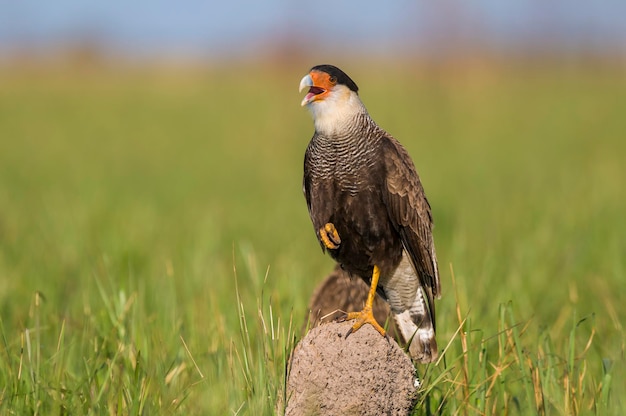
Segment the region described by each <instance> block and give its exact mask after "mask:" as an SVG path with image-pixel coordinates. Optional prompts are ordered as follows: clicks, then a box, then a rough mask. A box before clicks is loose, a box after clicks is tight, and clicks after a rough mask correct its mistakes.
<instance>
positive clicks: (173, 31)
mask: <svg viewBox="0 0 626 416" xmlns="http://www.w3.org/2000/svg"><path fill="white" fill-rule="evenodd" d="M87 44H88V45H92V46H93V45H96V46H98V48H100V49H102V50H104V51H107V52H112V53H120V54H127V55H132V56H138V57H141V56H159V55H199V56H205V57H209V58H211V57H223V56H241V55H250V54H254V53H258V52H259V51H261V50H264V49H267V48H272V47H280V46H291V47H292V48H293V47H296V48H297V47H306V48H317V49H322V50H323V49H328V50H335V51H350V52H354V53H368V52H370V51H378V52H380V51H394V52H405V51H409V52H420V51H431V52H432V51H437V50H443V49H445V48H446V47H450V45H453V46H454V45H459V44H460V45H466V44H480V45H486V46H488V47H490V48H494V49H500V50H509V49H515V48H528V47H533V48H542V47H550V48H559V49H563V50H585V49H604V50H608V51H618V52H619V53H624V52H626V1H624V0H599V1H598V0H587V1H579V0H465V1H463V0H438V1H432V0H429V1H426V0H423V1H418V0H413V1H408V0H396V1H384V2H383V1H378V2H374V1H367V0H360V1H357V0H335V1H326V0H317V1H315V2H299V1H295V0H291V1H290V0H262V1H236V0H223V1H218V2H216V1H200V0H182V1H165V0H153V1H148V0H135V1H121V0H109V1H95V0H55V1H41V0H0V54H5V55H6V54H11V53H14V52H16V51H23V50H29V51H36V52H38V53H45V52H47V51H54V50H56V49H58V48H59V47H63V46H79V45H87Z"/></svg>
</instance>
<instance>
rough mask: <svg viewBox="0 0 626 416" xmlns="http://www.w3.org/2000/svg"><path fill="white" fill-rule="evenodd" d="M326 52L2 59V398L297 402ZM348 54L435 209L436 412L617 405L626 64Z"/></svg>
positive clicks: (118, 408)
mask: <svg viewBox="0 0 626 416" xmlns="http://www.w3.org/2000/svg"><path fill="white" fill-rule="evenodd" d="M315 63H317V62H311V63H307V64H306V65H305V66H303V67H301V68H300V67H298V68H282V69H278V67H277V68H271V67H264V66H248V67H244V66H242V67H240V68H235V69H232V68H229V69H212V70H211V69H207V70H195V71H188V72H185V71H181V70H179V71H174V72H160V71H151V70H133V71H129V72H121V71H115V70H111V71H81V70H72V71H52V70H51V71H41V70H39V71H21V70H8V69H5V70H3V71H0V308H1V309H0V311H1V314H0V335H1V340H0V346H1V347H0V413H2V414H15V415H24V414H39V415H54V414H72V415H73V414H145V415H148V414H185V415H191V414H198V415H199V414H215V415H227V414H250V415H260V414H273V413H274V407H275V406H276V403H277V402H280V401H281V400H283V398H282V387H283V383H284V368H285V360H286V356H287V354H288V352H289V349H290V348H291V347H292V346H293V342H294V340H295V339H296V338H297V337H299V336H300V334H299V330H300V327H301V325H302V322H303V320H304V317H305V314H306V310H305V308H306V304H307V301H308V297H309V295H310V293H311V291H312V290H313V288H314V287H315V285H316V284H317V283H318V282H319V281H321V280H322V279H323V277H324V276H325V275H326V274H327V273H328V272H329V271H330V270H331V269H332V261H331V260H330V259H329V258H328V257H325V256H323V255H322V253H321V251H320V249H319V246H318V244H317V242H316V241H315V238H314V234H313V230H312V227H311V225H310V222H309V219H308V214H307V210H306V205H305V202H304V198H303V196H302V191H301V175H302V158H303V154H304V150H305V147H306V144H307V143H308V140H309V138H310V136H311V134H312V122H311V119H310V116H309V115H308V114H307V112H306V111H305V110H304V109H302V108H300V107H299V102H300V100H301V96H300V95H299V94H298V92H297V84H298V82H299V80H300V78H301V77H302V76H303V75H304V74H305V73H306V70H307V69H308V66H309V65H313V64H315ZM341 66H342V67H344V69H345V70H346V71H347V72H348V73H350V74H351V75H352V76H353V77H354V78H355V80H356V81H357V83H358V84H359V86H360V87H361V96H362V99H363V100H364V102H365V103H366V105H367V106H368V108H369V110H370V113H371V114H372V115H373V117H374V119H375V120H377V121H378V123H379V124H380V125H382V126H383V127H384V128H386V129H387V130H388V131H390V132H391V133H392V134H393V135H395V136H396V137H397V138H399V139H400V140H401V141H402V142H403V143H404V144H405V146H406V147H407V148H408V150H409V152H410V153H411V154H412V156H413V159H414V161H415V163H416V165H417V167H418V170H419V172H420V175H421V177H422V180H423V183H424V184H425V188H426V192H427V195H428V197H429V200H430V202H431V205H432V207H433V211H434V216H435V223H436V229H435V242H436V245H437V252H438V257H439V262H440V269H441V276H442V286H443V298H442V299H441V300H440V301H438V303H437V308H438V309H437V311H438V341H439V344H440V346H441V347H442V348H446V350H445V354H444V356H443V359H442V360H441V361H440V362H439V363H438V364H437V365H436V366H429V367H425V366H418V371H419V373H420V374H421V375H422V376H423V378H424V380H425V383H424V387H423V390H424V391H423V393H427V394H424V395H422V396H421V397H422V398H421V399H420V402H419V403H418V406H417V408H416V411H415V414H416V415H421V414H436V413H442V414H481V413H486V414H534V413H538V414H544V413H545V414H598V415H605V414H620V413H621V411H622V409H623V407H624V406H625V405H626V400H624V395H626V383H625V382H624V376H625V372H624V364H625V357H624V354H625V352H624V350H625V344H626V338H625V333H624V328H623V323H624V322H626V310H625V309H624V307H623V305H624V303H625V302H626V291H625V290H624V289H625V284H626V283H625V282H626V260H625V258H626V256H625V254H626V116H625V114H626V77H624V75H623V71H622V72H621V73H620V71H619V70H611V69H610V68H609V69H607V68H601V67H596V68H586V69H585V68H576V67H575V68H573V69H572V68H564V67H551V66H546V67H543V68H542V67H535V68H533V69H526V70H522V69H502V68H500V69H494V70H481V71H478V70H469V69H468V70H464V69H463V68H459V69H457V70H453V71H442V72H438V71H435V70H433V69H430V70H425V69H424V68H423V67H417V66H416V67H410V66H407V67H405V68H404V69H398V68H392V69H389V68H382V67H378V66H371V65H370V66H363V65H357V64H356V63H353V64H352V65H351V64H349V63H347V64H346V63H342V65H341Z"/></svg>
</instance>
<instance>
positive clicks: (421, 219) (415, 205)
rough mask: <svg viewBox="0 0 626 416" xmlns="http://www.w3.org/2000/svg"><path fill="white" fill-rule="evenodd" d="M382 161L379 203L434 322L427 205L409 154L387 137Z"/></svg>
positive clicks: (436, 285) (435, 278) (434, 275)
mask: <svg viewBox="0 0 626 416" xmlns="http://www.w3.org/2000/svg"><path fill="white" fill-rule="evenodd" d="M382 157H383V160H384V163H385V167H386V173H387V174H386V178H385V188H384V189H383V201H384V202H385V205H386V206H387V210H388V213H389V218H390V220H391V222H392V223H393V225H394V227H395V228H396V229H397V230H398V232H399V234H400V237H401V239H402V244H403V246H404V249H405V250H406V252H407V253H408V254H409V257H410V259H411V262H412V264H413V267H414V268H415V271H416V273H417V275H418V278H419V280H420V284H421V286H422V287H423V288H424V290H425V292H426V297H427V298H428V307H429V309H430V311H431V313H432V315H433V322H434V312H435V309H434V302H433V300H434V298H435V297H437V298H438V297H439V296H440V295H441V284H440V282H439V271H438V268H437V257H436V254H435V245H434V242H433V235H432V228H433V219H432V214H431V209H430V204H429V203H428V200H427V199H426V195H425V194H424V188H423V187H422V184H421V182H420V179H419V176H418V174H417V171H416V170H415V166H414V165H413V162H412V160H411V158H410V156H409V154H408V153H407V151H406V149H404V147H402V145H401V144H400V143H399V142H398V141H397V140H395V139H394V138H393V137H391V136H388V137H387V140H384V143H383V155H382Z"/></svg>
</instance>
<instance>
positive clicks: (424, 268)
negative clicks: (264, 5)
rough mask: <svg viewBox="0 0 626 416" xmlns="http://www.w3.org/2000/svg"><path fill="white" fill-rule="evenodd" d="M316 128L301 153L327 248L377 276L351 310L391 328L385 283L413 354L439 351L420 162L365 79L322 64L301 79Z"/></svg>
mask: <svg viewBox="0 0 626 416" xmlns="http://www.w3.org/2000/svg"><path fill="white" fill-rule="evenodd" d="M304 89H307V94H306V95H305V97H304V99H303V100H302V103H301V105H302V106H306V107H307V108H308V109H309V110H310V112H311V114H312V115H313V121H314V124H315V133H314V134H313V138H312V139H311V141H310V142H309V145H308V147H307V150H306V154H305V157H304V183H303V188H304V194H305V197H306V202H307V205H308V208H309V215H310V217H311V221H312V222H313V227H314V229H315V232H316V234H317V238H318V240H319V242H320V245H321V246H322V250H325V251H328V252H329V253H330V255H331V256H332V257H333V258H334V259H335V260H336V261H337V262H338V263H339V264H341V267H342V268H344V269H345V270H346V271H347V272H349V273H351V274H353V275H357V276H360V277H361V278H362V279H364V280H365V281H366V282H368V283H370V289H369V292H368V296H367V299H366V301H365V306H364V308H363V310H362V311H360V312H350V313H346V314H345V316H344V318H345V319H356V322H355V323H354V325H353V326H352V329H351V331H349V332H348V334H347V335H349V334H350V332H353V331H357V330H358V329H359V328H360V327H361V326H362V325H364V324H365V323H369V324H371V325H372V326H373V327H374V328H375V329H376V330H377V331H378V332H379V333H380V334H381V335H383V336H385V335H386V334H385V330H384V329H383V328H382V327H381V326H380V325H379V324H378V322H376V319H375V318H374V316H373V313H372V305H373V303H374V297H375V295H376V292H377V290H378V293H379V295H381V296H382V297H383V298H384V299H385V300H387V302H388V303H389V306H390V308H391V311H392V314H393V317H394V320H395V323H396V326H397V328H398V329H399V331H400V332H401V334H402V337H403V338H404V340H405V341H406V342H407V343H408V344H410V345H409V352H410V354H411V356H412V358H413V359H415V360H417V361H420V362H424V363H427V362H432V361H434V360H435V359H436V358H437V356H438V352H437V342H436V341H435V305H434V298H435V297H437V298H438V297H440V293H441V287H440V282H439V272H438V269H437V258H436V255H435V246H434V243H433V236H432V227H433V220H432V215H431V210H430V205H429V204H428V201H427V200H426V196H425V195H424V189H423V188H422V184H421V182H420V179H419V176H418V175H417V172H416V170H415V166H414V165H413V162H412V160H411V158H410V156H409V154H408V153H407V151H406V150H405V149H404V147H402V145H401V144H400V143H399V142H398V141H397V140H396V139H394V138H393V137H392V136H391V135H390V134H389V133H387V132H386V131H385V130H383V129H382V128H380V127H379V126H378V125H377V124H376V123H375V122H374V120H372V118H371V117H370V115H369V114H368V112H367V110H366V108H365V106H364V105H363V103H362V102H361V99H360V98H359V95H358V87H357V85H356V84H355V82H354V81H353V80H352V79H350V77H349V76H348V75H346V74H345V73H344V72H343V71H342V70H340V69H339V68H337V67H335V66H332V65H317V66H314V67H313V68H311V70H310V71H309V73H308V74H307V75H306V76H304V78H302V80H301V81H300V91H302V90H304Z"/></svg>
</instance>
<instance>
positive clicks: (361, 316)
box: [343, 305, 387, 338]
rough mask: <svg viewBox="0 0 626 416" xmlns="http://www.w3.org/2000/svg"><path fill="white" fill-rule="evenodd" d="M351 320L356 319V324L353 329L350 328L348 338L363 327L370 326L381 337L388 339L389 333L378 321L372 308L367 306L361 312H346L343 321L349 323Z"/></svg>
mask: <svg viewBox="0 0 626 416" xmlns="http://www.w3.org/2000/svg"><path fill="white" fill-rule="evenodd" d="M351 319H356V322H355V323H354V325H352V328H350V330H349V331H348V333H347V334H346V337H348V335H350V334H351V333H353V332H356V331H358V330H359V329H360V328H361V327H362V326H363V325H365V324H370V325H371V326H373V327H374V329H375V330H376V331H378V333H379V334H380V335H382V336H383V337H385V338H387V331H385V329H384V328H383V327H382V326H380V324H379V323H378V322H377V321H376V318H374V313H373V312H372V307H371V306H369V307H368V306H367V305H365V308H363V310H362V311H360V312H349V313H347V312H346V313H345V316H344V317H343V320H344V321H347V320H351Z"/></svg>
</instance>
